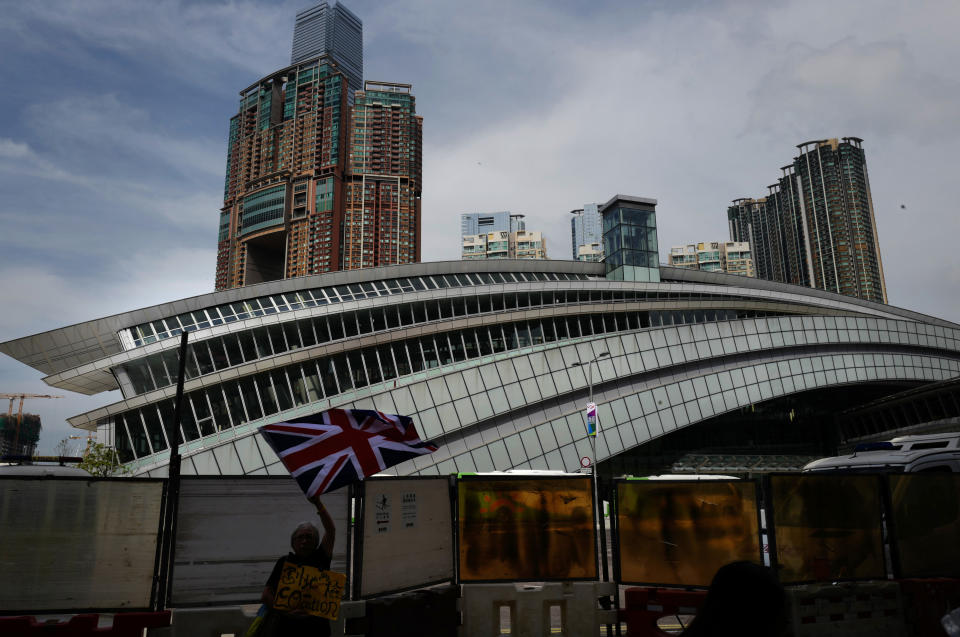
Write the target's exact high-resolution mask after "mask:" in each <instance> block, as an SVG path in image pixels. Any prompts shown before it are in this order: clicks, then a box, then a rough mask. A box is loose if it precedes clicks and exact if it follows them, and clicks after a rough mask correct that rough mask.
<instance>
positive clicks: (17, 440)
mask: <svg viewBox="0 0 960 637" xmlns="http://www.w3.org/2000/svg"><path fill="white" fill-rule="evenodd" d="M3 398H6V399H7V400H9V401H10V406H9V407H8V408H7V418H10V417H11V416H13V401H14V400H16V399H17V398H19V399H20V407H19V408H18V409H17V420H16V422H17V424H16V429H15V430H14V431H15V433H14V438H13V449H12V451H13V452H14V453H18V450H19V448H20V421H21V420H23V401H24V400H25V399H27V398H63V396H50V395H48V394H0V399H3Z"/></svg>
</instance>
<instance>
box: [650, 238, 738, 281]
mask: <svg viewBox="0 0 960 637" xmlns="http://www.w3.org/2000/svg"><path fill="white" fill-rule="evenodd" d="M667 262H668V263H669V264H670V265H672V266H674V267H678V268H689V269H691V270H705V271H707V272H726V273H727V274H738V275H741V276H755V272H754V266H753V259H752V258H751V254H750V245H749V244H748V243H745V242H741V241H725V242H724V241H704V242H700V243H688V244H687V245H685V246H673V247H672V248H670V254H669V255H668V261H667Z"/></svg>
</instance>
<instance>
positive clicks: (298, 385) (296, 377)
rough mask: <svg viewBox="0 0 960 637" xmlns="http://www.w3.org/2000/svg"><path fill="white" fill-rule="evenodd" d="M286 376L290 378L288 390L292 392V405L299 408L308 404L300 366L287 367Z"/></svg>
mask: <svg viewBox="0 0 960 637" xmlns="http://www.w3.org/2000/svg"><path fill="white" fill-rule="evenodd" d="M287 376H289V378H290V389H291V390H292V391H293V402H294V404H295V405H298V406H299V405H305V404H307V403H308V402H310V399H309V398H308V396H307V382H306V381H305V380H304V378H303V368H302V366H301V365H292V366H290V367H288V368H287Z"/></svg>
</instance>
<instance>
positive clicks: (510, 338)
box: [503, 323, 518, 350]
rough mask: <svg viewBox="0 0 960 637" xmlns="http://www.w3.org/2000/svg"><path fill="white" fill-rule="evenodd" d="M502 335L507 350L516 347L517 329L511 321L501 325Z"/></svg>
mask: <svg viewBox="0 0 960 637" xmlns="http://www.w3.org/2000/svg"><path fill="white" fill-rule="evenodd" d="M503 336H504V338H505V339H506V348H507V349H508V350H515V349H517V347H518V345H517V329H516V325H515V324H513V323H508V324H507V325H504V326H503Z"/></svg>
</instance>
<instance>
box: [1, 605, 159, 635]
mask: <svg viewBox="0 0 960 637" xmlns="http://www.w3.org/2000/svg"><path fill="white" fill-rule="evenodd" d="M99 621H100V617H99V615H96V614H84V615H74V616H73V617H71V618H69V619H68V620H67V621H63V622H55V623H47V622H38V621H37V620H36V618H35V617H0V635H3V636H4V637H34V636H37V635H63V636H64V637H97V636H102V637H141V636H142V635H143V630H144V629H145V628H151V629H155V628H159V627H163V626H169V625H170V611H163V612H159V613H117V614H116V615H114V616H113V623H112V625H110V626H105V627H103V628H100V627H99V626H98V624H99Z"/></svg>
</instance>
